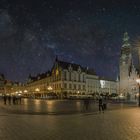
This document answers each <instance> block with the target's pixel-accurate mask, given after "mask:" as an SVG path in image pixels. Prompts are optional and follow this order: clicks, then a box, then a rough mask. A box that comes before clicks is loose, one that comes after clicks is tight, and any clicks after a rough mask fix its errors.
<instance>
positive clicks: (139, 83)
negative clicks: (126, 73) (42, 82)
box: [136, 78, 140, 107]
mask: <svg viewBox="0 0 140 140" xmlns="http://www.w3.org/2000/svg"><path fill="white" fill-rule="evenodd" d="M136 82H137V83H138V86H139V98H138V99H139V103H138V105H139V107H140V78H139V79H137V80H136Z"/></svg>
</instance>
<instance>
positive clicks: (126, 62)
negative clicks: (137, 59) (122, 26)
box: [118, 32, 138, 100]
mask: <svg viewBox="0 0 140 140" xmlns="http://www.w3.org/2000/svg"><path fill="white" fill-rule="evenodd" d="M119 71H120V75H119V84H118V92H119V94H120V95H122V96H125V97H126V98H127V99H130V100H135V99H136V97H137V93H138V85H137V83H136V79H137V78H138V72H137V70H136V68H135V66H134V64H133V59H132V46H131V45H130V43H129V36H128V33H127V32H126V33H124V38H123V45H122V47H121V55H120V64H119Z"/></svg>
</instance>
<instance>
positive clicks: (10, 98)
mask: <svg viewBox="0 0 140 140" xmlns="http://www.w3.org/2000/svg"><path fill="white" fill-rule="evenodd" d="M3 101H4V104H5V105H6V104H7V103H8V104H9V105H11V104H12V103H13V104H14V105H15V104H21V96H15V95H13V96H11V95H4V96H3Z"/></svg>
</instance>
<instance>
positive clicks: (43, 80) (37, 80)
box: [23, 58, 117, 97]
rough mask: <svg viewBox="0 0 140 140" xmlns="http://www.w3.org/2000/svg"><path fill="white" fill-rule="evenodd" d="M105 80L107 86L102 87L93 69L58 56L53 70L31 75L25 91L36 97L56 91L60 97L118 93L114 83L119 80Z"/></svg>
mask: <svg viewBox="0 0 140 140" xmlns="http://www.w3.org/2000/svg"><path fill="white" fill-rule="evenodd" d="M104 81H105V87H104V88H101V83H100V78H99V76H97V75H96V73H95V71H94V70H93V69H89V68H86V67H82V66H81V65H78V64H73V63H68V62H64V61H60V60H58V59H57V58H56V60H55V62H54V65H53V67H52V69H51V71H49V72H46V73H43V74H39V75H37V76H36V77H33V76H29V78H28V82H27V84H26V85H25V88H24V91H23V93H24V94H26V95H28V96H34V97H45V96H47V95H48V94H49V93H55V94H56V95H57V96H59V97H66V96H69V95H86V94H87V95H91V94H92V95H95V94H97V95H99V94H101V93H108V94H111V93H114V92H115V93H116V89H117V88H116V86H114V84H115V85H117V82H115V81H110V82H109V80H104ZM108 82H109V84H107V83H108ZM112 83H113V84H112ZM112 85H113V86H112Z"/></svg>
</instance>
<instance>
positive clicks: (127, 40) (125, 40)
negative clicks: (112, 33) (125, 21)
mask: <svg viewBox="0 0 140 140" xmlns="http://www.w3.org/2000/svg"><path fill="white" fill-rule="evenodd" d="M122 47H126V48H129V47H130V43H129V36H128V33H127V32H125V33H124V36H123V45H122Z"/></svg>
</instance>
